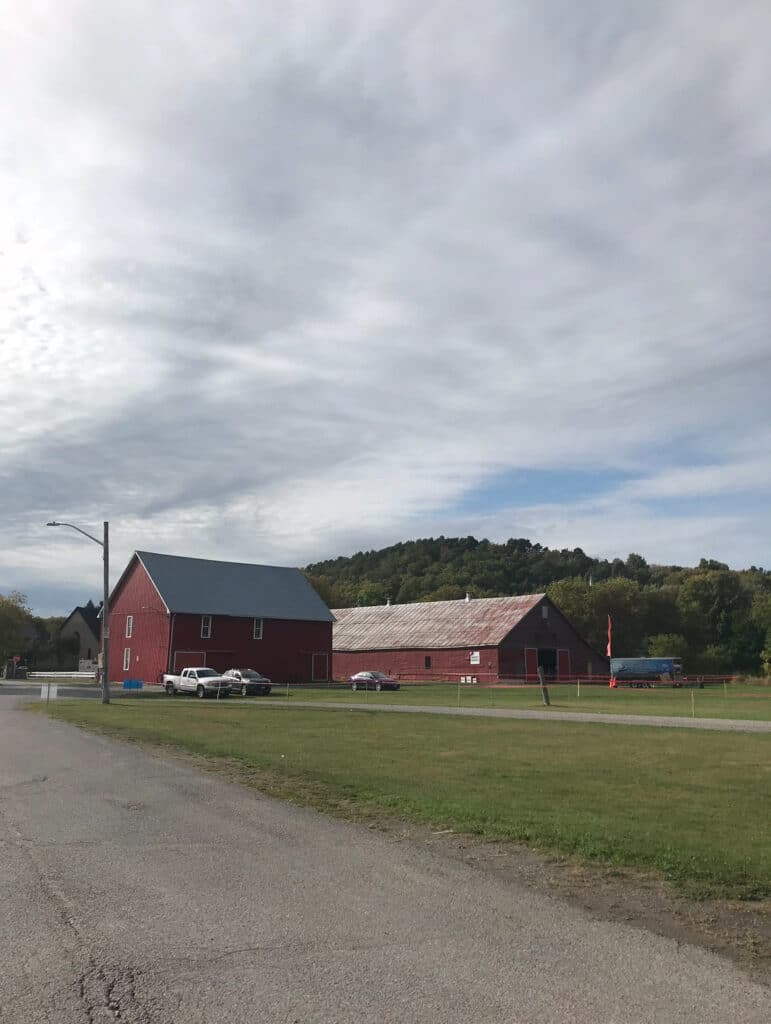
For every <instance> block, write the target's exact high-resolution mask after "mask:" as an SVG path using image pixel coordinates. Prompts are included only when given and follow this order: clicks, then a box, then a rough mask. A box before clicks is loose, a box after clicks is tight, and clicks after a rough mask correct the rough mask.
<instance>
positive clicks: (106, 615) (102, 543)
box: [46, 519, 110, 704]
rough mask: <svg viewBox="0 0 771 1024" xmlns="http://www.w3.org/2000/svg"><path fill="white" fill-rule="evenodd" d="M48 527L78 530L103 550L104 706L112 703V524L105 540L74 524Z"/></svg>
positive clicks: (56, 524) (105, 526) (108, 527)
mask: <svg viewBox="0 0 771 1024" xmlns="http://www.w3.org/2000/svg"><path fill="white" fill-rule="evenodd" d="M46 526H66V527H68V528H69V529H70V530H76V531H77V532H78V533H82V534H83V536H84V537H88V539H89V540H92V541H93V542H94V544H98V545H99V547H100V548H101V549H102V561H103V562H104V595H103V597H102V704H109V703H110V609H109V599H110V524H109V523H108V522H105V523H104V534H103V537H104V539H103V540H99V538H98V537H94V535H93V534H91V533H87V532H86V531H85V530H81V528H80V527H79V526H74V525H73V524H72V523H58V522H56V520H55V519H54V520H52V521H51V522H50V523H46Z"/></svg>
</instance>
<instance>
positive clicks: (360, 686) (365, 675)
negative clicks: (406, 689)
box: [350, 672, 401, 693]
mask: <svg viewBox="0 0 771 1024" xmlns="http://www.w3.org/2000/svg"><path fill="white" fill-rule="evenodd" d="M350 683H351V689H352V690H377V691H378V693H380V691H381V690H398V689H399V687H400V686H401V683H400V682H399V680H398V679H394V678H393V677H392V676H387V675H386V674H385V672H357V673H356V675H355V676H351V679H350Z"/></svg>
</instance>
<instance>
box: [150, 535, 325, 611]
mask: <svg viewBox="0 0 771 1024" xmlns="http://www.w3.org/2000/svg"><path fill="white" fill-rule="evenodd" d="M136 556H137V558H138V559H139V560H140V562H141V563H142V565H144V567H145V569H146V570H147V572H148V575H149V576H150V578H151V580H152V581H153V583H154V584H155V586H156V588H157V590H158V593H159V594H160V595H161V597H162V598H163V601H164V603H165V604H166V607H167V608H168V609H169V611H170V612H179V613H182V614H186V613H189V614H193V615H198V614H200V615H234V616H244V617H247V618H261V619H301V620H303V621H305V622H331V621H332V618H333V617H332V613H331V612H330V610H329V608H327V606H326V605H325V604H324V602H323V601H322V600H321V598H320V597H319V595H318V594H317V593H316V591H315V590H314V589H313V587H312V586H311V585H310V583H309V582H308V581H307V580H306V578H305V577H304V576H303V574H302V573H301V572H300V570H299V569H287V568H283V567H281V566H276V565H248V564H246V563H244V562H215V561H211V560H209V559H206V558H184V557H181V556H180V555H159V554H156V553H154V552H152V551H137V552H136Z"/></svg>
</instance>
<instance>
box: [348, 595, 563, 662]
mask: <svg viewBox="0 0 771 1024" xmlns="http://www.w3.org/2000/svg"><path fill="white" fill-rule="evenodd" d="M545 596H546V595H545V594H525V595H524V596H521V597H482V598H476V599H474V600H471V601H426V602H421V603H418V604H386V605H378V606H376V607H372V608H336V609H334V610H333V613H332V614H333V615H334V616H335V618H336V620H337V621H336V622H335V624H334V627H333V632H332V649H333V650H335V651H387V650H398V649H402V650H404V649H407V648H416V647H418V648H419V647H423V648H431V647H491V646H495V645H497V644H499V643H501V641H502V640H504V639H505V637H506V636H507V635H508V634H509V633H510V632H511V630H512V629H513V628H514V626H516V625H517V624H518V623H519V622H521V621H522V619H523V618H524V617H525V616H526V615H527V613H528V612H529V611H532V609H533V608H535V606H536V605H537V604H538V602H539V601H541V600H542V599H543V598H544V597H545Z"/></svg>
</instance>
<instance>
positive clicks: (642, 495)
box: [0, 0, 771, 587]
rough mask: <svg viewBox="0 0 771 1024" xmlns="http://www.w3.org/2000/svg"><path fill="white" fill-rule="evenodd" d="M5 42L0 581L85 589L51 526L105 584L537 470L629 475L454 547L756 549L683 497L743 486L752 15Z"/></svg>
mask: <svg viewBox="0 0 771 1024" xmlns="http://www.w3.org/2000/svg"><path fill="white" fill-rule="evenodd" d="M3 25H4V33H3V36H2V38H1V39H0V61H2V63H3V67H4V69H7V79H8V88H7V89H6V91H5V93H4V95H3V97H2V99H0V104H1V105H0V137H2V138H3V139H4V140H6V143H5V146H4V148H3V149H2V150H1V151H0V194H2V195H3V196H4V200H5V201H4V203H3V204H2V213H0V218H1V219H0V254H1V255H0V310H2V312H0V372H1V373H2V378H3V393H4V394H5V395H6V396H10V397H9V398H8V397H7V398H6V407H7V406H8V403H9V401H10V403H11V405H12V408H11V409H7V415H5V416H4V420H3V425H2V430H0V487H2V490H3V494H4V504H5V507H6V512H7V514H6V518H5V520H4V522H3V524H2V525H0V585H3V584H5V583H7V585H10V584H12V583H13V584H16V585H21V586H28V585H29V586H34V587H39V586H40V587H42V586H43V581H44V580H46V579H50V580H51V581H52V582H58V583H61V584H62V586H65V585H66V584H67V581H68V580H72V583H73V586H75V585H76V584H77V581H78V580H79V579H82V580H83V585H88V586H91V587H93V586H94V583H95V582H97V581H98V564H97V565H96V566H92V567H91V568H90V569H89V568H86V557H85V555H84V552H83V551H82V549H76V548H75V547H72V546H71V545H70V546H68V545H66V544H65V543H64V538H63V537H56V538H52V537H50V536H49V534H45V533H44V534H43V535H42V537H41V536H40V535H39V533H38V532H37V524H38V523H40V522H44V521H45V520H46V519H47V518H49V517H50V516H51V515H57V516H61V517H65V516H66V517H70V518H72V519H74V520H76V521H82V522H91V523H93V522H95V521H96V522H98V521H100V520H101V518H102V517H104V516H108V517H109V518H110V519H111V521H112V522H113V524H114V529H115V535H116V549H115V550H116V559H117V558H118V557H124V556H125V555H126V554H127V553H128V552H130V550H131V549H133V548H134V547H142V546H144V547H149V548H156V549H161V550H163V549H167V550H170V549H171V548H172V547H173V548H174V550H177V551H185V552H190V553H200V554H210V555H217V556H219V557H232V558H244V559H266V560H267V559H275V560H278V561H292V560H300V561H304V560H306V559H314V558H320V557H323V556H325V555H329V554H335V553H339V552H344V551H347V550H351V549H352V548H355V547H358V546H375V545H378V544H380V543H387V542H390V541H393V540H397V539H401V537H402V536H405V535H413V536H414V535H416V534H422V535H425V534H427V533H429V532H431V531H432V530H434V529H435V530H436V531H438V532H444V533H445V534H447V533H449V532H451V524H452V523H454V522H458V517H457V515H456V513H455V511H454V509H455V508H456V506H457V504H458V502H459V501H460V500H461V499H462V497H463V495H464V494H465V493H467V492H468V491H470V490H473V489H475V488H477V487H479V486H480V485H483V484H485V483H489V482H490V481H491V480H494V478H495V476H496V474H498V473H506V472H510V471H511V470H515V469H520V470H524V471H526V470H528V469H532V468H539V469H543V468H546V469H550V470H552V471H554V472H555V473H559V472H560V471H563V470H567V469H570V470H573V469H576V468H582V469H585V470H587V471H595V472H597V473H598V474H602V473H604V472H611V473H612V472H623V473H624V474H626V475H627V476H629V477H630V478H631V482H629V483H627V484H626V485H625V486H624V487H622V488H621V489H620V490H618V491H616V490H615V489H613V490H611V492H610V494H606V495H605V498H604V499H603V496H602V492H603V488H602V487H601V485H599V484H598V490H599V492H600V493H598V500H597V501H596V502H595V503H594V504H593V505H591V506H589V507H586V508H579V509H578V511H576V503H575V501H574V500H573V498H572V496H571V494H570V493H569V492H568V493H566V495H565V501H564V502H560V504H559V506H558V507H554V508H552V509H551V511H549V512H548V513H547V512H545V511H544V509H543V508H542V507H539V508H537V509H533V508H531V507H530V506H528V507H524V508H519V509H517V508H513V509H510V508H508V507H506V504H507V502H506V501H505V500H504V499H501V504H502V505H503V506H504V507H502V508H493V509H491V512H490V517H489V518H485V519H483V520H479V521H478V528H479V530H480V531H482V532H483V531H484V530H485V529H486V526H485V524H487V526H488V527H489V532H493V531H494V530H504V531H506V532H513V533H517V534H519V535H522V534H524V533H526V532H530V533H531V534H532V537H533V539H538V540H540V541H542V542H544V543H555V544H557V545H558V546H564V545H566V544H571V545H572V544H579V545H581V546H582V547H584V548H585V549H587V550H591V551H594V552H597V553H610V552H611V551H612V552H613V553H618V552H619V551H621V550H622V549H626V550H630V549H634V550H639V551H641V552H642V553H644V554H650V556H651V557H659V558H661V557H664V556H663V555H656V554H655V552H656V551H659V550H662V551H666V552H668V554H667V555H666V557H671V558H672V559H673V560H675V561H681V562H683V561H687V560H688V559H689V558H691V557H698V555H699V554H700V553H702V552H701V549H700V548H699V547H698V545H700V544H703V545H704V546H705V548H709V550H710V552H713V553H715V554H716V556H718V557H721V552H726V554H725V555H723V556H722V557H730V558H733V559H735V560H739V561H745V560H746V561H760V560H762V551H763V549H764V545H765V546H767V544H768V540H769V532H768V526H767V523H766V519H765V516H763V515H762V514H761V512H760V511H755V508H756V507H759V505H760V503H759V502H757V501H749V502H746V503H745V505H744V506H743V507H742V508H739V509H737V510H736V512H735V513H732V514H731V515H729V516H728V517H726V514H725V510H724V508H723V506H722V505H721V506H719V507H718V506H717V505H715V506H714V507H711V506H710V504H709V502H710V500H713V499H718V498H720V499H721V500H722V499H724V497H725V496H726V495H730V493H731V492H732V490H736V489H737V488H738V489H741V491H742V493H743V494H744V495H745V496H749V497H750V498H755V499H757V497H758V495H761V494H763V493H764V488H765V487H766V484H765V483H764V481H765V480H767V479H768V478H769V472H768V471H769V469H771V465H769V456H768V450H769V446H766V445H764V444H762V443H761V439H763V438H767V436H768V417H767V412H766V409H767V389H768V382H769V379H771V349H769V345H768V321H769V293H768V287H767V282H766V273H765V263H766V258H765V257H766V254H767V252H768V245H769V229H768V227H767V217H766V213H767V209H768V206H769V200H771V185H769V182H771V176H770V175H769V171H770V170H771V166H769V165H771V134H770V132H769V127H768V117H767V98H768V95H769V90H770V89H771V69H769V65H768V61H767V55H766V46H765V40H766V38H767V36H768V31H769V30H771V16H770V15H769V12H768V10H767V7H766V5H764V4H761V3H753V2H749V0H748V2H745V3H738V4H735V5H732V7H731V9H730V10H729V9H728V8H726V7H725V5H724V4H723V3H721V2H718V0H712V2H708V3H705V4H701V5H693V4H691V3H689V2H688V0H680V2H670V3H650V4H646V5H640V4H632V3H619V4H614V5H608V4H606V3H589V4H584V5H576V4H573V3H569V2H567V0H551V2H549V3H545V4H541V5H539V6H537V7H533V5H530V4H525V3H524V2H522V3H509V2H504V0H483V2H482V3H479V4H475V5H473V6H472V5H469V4H465V3H460V2H458V3H450V4H447V3H441V4H440V3H433V4H429V5H424V6H423V7H422V8H421V9H420V13H419V14H416V8H415V6H414V4H408V3H406V0H404V2H396V0H394V2H391V3H379V4H368V5H361V4H354V3H352V2H350V3H347V2H340V3H333V2H325V3H317V2H310V0H308V2H305V3H298V4H296V5H294V6H292V7H291V8H287V7H286V5H284V4H279V3H277V2H276V3H270V2H266V3H263V4H261V5H258V6H256V7H255V5H254V4H249V3H246V2H245V0H244V2H241V0H234V2H232V3H230V4H229V5H227V7H226V8H225V9H224V10H223V9H221V8H220V7H219V6H217V5H214V4H212V3H211V2H204V0H198V2H192V3H190V2H187V3H184V4H183V3H181V2H173V0H172V2H170V3H168V4H165V5H163V6H162V7H160V8H159V7H158V5H155V4H153V5H151V4H149V3H147V2H136V0H135V2H132V3H128V0H126V2H115V3H113V4H111V5H110V9H109V12H108V11H107V10H106V9H105V8H104V6H103V5H99V4H97V3H96V2H94V0H78V2H76V0H70V2H61V0H60V2H57V3H53V2H52V0H51V2H44V0H31V2H29V3H27V4H25V5H24V6H23V7H22V8H18V7H17V6H16V5H14V7H13V8H12V9H11V8H9V10H8V13H7V14H5V16H4V18H3ZM598 479H601V475H599V476H598ZM685 495H689V496H690V497H692V498H700V499H702V500H703V505H702V508H701V510H700V512H699V514H698V515H693V514H691V513H689V512H684V511H683V510H682V509H676V508H674V507H673V508H672V509H667V508H662V507H661V502H666V501H667V500H671V499H677V500H680V499H682V498H683V496H685ZM605 499H607V501H609V502H610V505H611V506H612V508H613V509H615V510H616V511H613V512H609V511H608V506H607V501H605ZM652 499H655V503H652ZM604 502H605V503H604ZM619 509H623V510H624V512H623V514H621V513H620V512H618V510H619ZM517 523H518V524H519V525H515V524H517ZM506 524H511V526H510V527H509V526H507V525H506ZM737 530H738V534H737V533H736V531H737ZM731 531H734V533H732V532H731ZM52 532H53V531H49V533H52ZM464 532H467V531H464ZM739 535H740V536H741V540H740V541H739V540H737V539H736V537H737V536H739ZM663 536H666V537H667V538H668V540H667V542H666V544H664V543H662V537H663ZM117 538H120V540H118V539H117ZM729 538H733V539H729ZM646 543H650V545H651V550H650V551H649V550H646ZM65 550H66V553H65Z"/></svg>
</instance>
